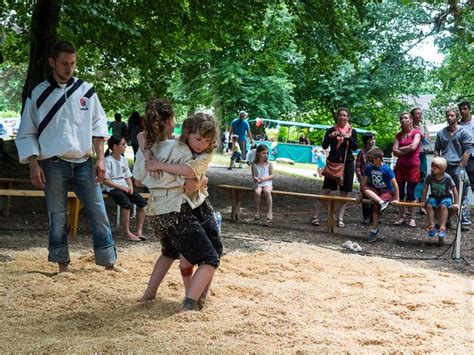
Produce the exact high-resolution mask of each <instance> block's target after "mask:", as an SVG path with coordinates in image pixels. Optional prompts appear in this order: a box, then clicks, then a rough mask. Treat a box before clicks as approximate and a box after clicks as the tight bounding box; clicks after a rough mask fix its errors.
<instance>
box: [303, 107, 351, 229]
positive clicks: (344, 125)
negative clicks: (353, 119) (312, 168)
mask: <svg viewBox="0 0 474 355" xmlns="http://www.w3.org/2000/svg"><path fill="white" fill-rule="evenodd" d="M349 118H350V113H349V110H348V109H347V108H344V107H341V108H339V109H338V110H337V113H336V124H335V125H334V126H333V127H331V128H329V129H328V130H327V131H326V134H325V135H324V139H323V144H322V146H323V149H327V148H328V147H330V148H331V150H330V151H329V155H328V157H327V160H328V161H330V162H333V163H343V162H344V158H345V166H344V176H343V179H342V185H338V182H337V181H336V180H332V179H329V178H327V177H325V178H324V183H323V189H322V191H321V194H322V195H330V194H331V191H336V190H337V189H338V187H339V194H340V195H341V196H343V197H346V196H347V194H348V193H349V192H351V191H352V184H353V182H354V157H353V155H352V151H354V150H357V132H356V130H355V129H352V127H351V125H350V124H349ZM321 207H322V203H321V202H320V201H317V202H316V211H315V212H314V216H313V219H312V221H311V223H312V224H313V225H315V226H319V212H320V211H321ZM345 209H346V203H343V204H342V205H341V206H340V207H339V211H338V217H337V226H338V227H344V211H345Z"/></svg>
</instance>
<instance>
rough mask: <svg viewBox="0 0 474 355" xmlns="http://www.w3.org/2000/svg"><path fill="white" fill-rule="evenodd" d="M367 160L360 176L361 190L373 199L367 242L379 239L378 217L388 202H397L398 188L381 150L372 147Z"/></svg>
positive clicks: (393, 174)
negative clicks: (370, 227) (370, 226)
mask: <svg viewBox="0 0 474 355" xmlns="http://www.w3.org/2000/svg"><path fill="white" fill-rule="evenodd" d="M367 160H368V161H369V162H370V163H371V164H369V165H368V166H367V167H366V169H365V174H364V175H363V176H362V182H361V191H362V193H363V194H364V195H365V196H367V197H368V198H370V199H371V200H372V201H374V202H375V203H374V205H373V206H372V229H371V231H370V234H369V239H368V240H367V241H368V242H369V243H374V242H376V241H377V239H379V218H380V215H381V214H382V212H383V211H384V210H385V209H386V208H387V207H388V205H389V204H390V203H393V204H394V205H397V204H398V200H399V196H400V195H399V190H398V184H397V181H396V180H395V173H394V172H393V170H392V169H390V167H389V166H387V165H386V164H384V162H383V151H382V149H380V148H372V149H371V150H369V152H368V153H367Z"/></svg>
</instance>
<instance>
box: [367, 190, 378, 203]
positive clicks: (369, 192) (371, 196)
mask: <svg viewBox="0 0 474 355" xmlns="http://www.w3.org/2000/svg"><path fill="white" fill-rule="evenodd" d="M363 193H364V195H365V196H367V197H368V198H369V199H371V200H372V201H374V202H377V203H380V202H381V201H382V199H381V198H380V197H379V195H377V194H376V193H375V192H374V191H372V190H363Z"/></svg>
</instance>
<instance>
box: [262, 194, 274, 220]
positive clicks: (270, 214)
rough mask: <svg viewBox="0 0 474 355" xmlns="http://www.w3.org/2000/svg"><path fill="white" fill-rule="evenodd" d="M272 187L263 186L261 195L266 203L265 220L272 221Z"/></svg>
mask: <svg viewBox="0 0 474 355" xmlns="http://www.w3.org/2000/svg"><path fill="white" fill-rule="evenodd" d="M272 190H273V188H272V186H265V187H264V188H263V193H264V194H265V200H266V201H267V207H268V214H267V219H270V220H271V219H273V199H272Z"/></svg>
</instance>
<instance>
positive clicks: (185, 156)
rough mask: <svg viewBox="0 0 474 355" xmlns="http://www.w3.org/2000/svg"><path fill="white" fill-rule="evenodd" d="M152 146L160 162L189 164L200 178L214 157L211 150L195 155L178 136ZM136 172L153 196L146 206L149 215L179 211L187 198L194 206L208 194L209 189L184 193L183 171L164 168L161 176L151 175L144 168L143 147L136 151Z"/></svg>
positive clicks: (134, 169)
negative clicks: (171, 172)
mask: <svg viewBox="0 0 474 355" xmlns="http://www.w3.org/2000/svg"><path fill="white" fill-rule="evenodd" d="M151 150H152V152H153V155H154V157H155V159H157V160H159V161H161V162H164V163H170V164H186V165H188V166H189V167H190V168H191V169H192V170H193V171H194V174H195V175H196V178H198V179H200V178H201V177H202V176H203V175H204V173H205V172H206V170H207V168H208V166H209V163H210V161H211V159H212V156H211V155H210V154H208V153H202V154H199V155H197V156H196V157H193V154H192V152H191V150H190V149H189V147H188V145H187V144H185V143H183V142H180V141H176V140H166V141H161V142H158V143H155V144H154V145H153V147H152V148H151ZM133 176H134V177H135V178H136V179H137V180H140V181H141V182H142V184H143V185H145V186H146V187H148V188H149V189H150V199H149V203H148V205H147V207H146V212H147V214H148V215H161V214H166V213H170V212H179V211H180V210H181V205H182V204H183V203H184V202H188V203H189V205H190V206H191V208H193V209H194V208H196V207H198V206H200V205H201V204H202V203H203V202H204V200H205V199H206V197H207V196H208V195H209V194H208V193H207V190H206V189H200V190H198V191H196V192H195V193H193V194H191V195H187V194H186V193H184V183H185V178H184V177H182V176H181V175H175V174H170V173H168V172H162V176H161V177H160V178H159V179H156V178H154V177H152V176H150V175H149V174H148V172H147V171H146V170H145V156H144V155H143V152H142V151H141V149H139V150H138V152H137V156H136V161H135V165H134V167H133Z"/></svg>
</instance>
